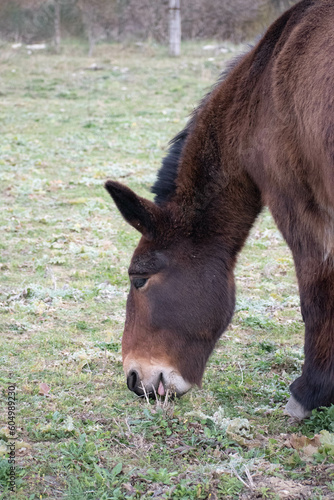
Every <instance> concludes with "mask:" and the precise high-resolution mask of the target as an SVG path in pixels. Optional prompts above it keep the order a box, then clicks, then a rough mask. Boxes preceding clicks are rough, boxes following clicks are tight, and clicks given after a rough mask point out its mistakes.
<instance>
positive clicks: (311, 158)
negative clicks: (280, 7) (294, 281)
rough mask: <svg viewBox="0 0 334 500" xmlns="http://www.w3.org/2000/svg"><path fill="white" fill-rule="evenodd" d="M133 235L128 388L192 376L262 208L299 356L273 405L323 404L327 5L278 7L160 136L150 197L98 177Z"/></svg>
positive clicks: (174, 383)
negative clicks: (288, 263) (271, 222)
mask: <svg viewBox="0 0 334 500" xmlns="http://www.w3.org/2000/svg"><path fill="white" fill-rule="evenodd" d="M105 186H106V189H107V190H108V192H109V193H110V195H111V196H112V197H113V199H114V201H115V203H116V205H117V207H118V209H119V210H120V212H121V214H122V215H123V217H124V218H125V220H126V221H127V222H129V223H130V224H131V225H132V226H133V227H134V228H136V229H137V230H138V231H139V232H140V233H141V234H142V238H141V240H140V242H139V245H138V247H137V248H136V250H135V252H134V255H133V257H132V260H131V264H130V268H129V275H130V280H131V289H130V293H129V296H128V301H127V312H126V323H125V329H124V335H123V341H122V351H123V366H124V370H125V374H126V377H127V384H128V387H129V389H130V390H132V391H134V392H135V393H136V394H138V395H142V394H143V390H144V388H145V390H146V391H147V393H158V394H160V395H164V394H165V393H166V392H167V389H168V390H169V391H172V392H173V393H176V394H177V395H182V394H184V393H185V392H187V391H188V390H189V389H190V388H191V387H192V386H193V385H194V384H197V385H200V383H201V379H202V376H203V372H204V369H205V365H206V363H207V360H208V358H209V356H210V354H211V352H212V350H213V348H214V345H215V343H216V342H217V340H218V339H219V337H220V336H221V334H222V333H223V331H224V330H225V328H226V327H227V325H228V324H229V322H230V320H231V318H232V315H233V310H234V305H235V286H234V275H233V271H234V267H235V263H236V259H237V256H238V254H239V252H240V250H241V249H242V247H243V245H244V243H245V240H246V238H247V236H248V233H249V231H250V228H251V227H252V225H253V224H254V221H255V219H256V217H257V216H258V214H259V213H260V211H261V209H262V207H263V206H265V205H266V206H268V207H269V209H270V211H271V213H272V215H273V217H274V219H275V222H276V224H277V226H278V228H279V229H280V231H281V232H282V234H283V236H284V238H285V240H286V242H287V243H288V245H289V247H290V249H291V251H292V254H293V258H294V263H295V268H296V274H297V278H298V285H299V291H300V301H301V311H302V316H303V320H304V322H305V363H304V366H303V370H302V374H301V376H300V377H299V378H297V379H296V380H295V381H294V382H293V383H292V385H291V387H290V390H291V393H292V395H291V398H290V400H289V402H288V404H287V407H286V412H287V413H288V414H290V415H292V416H294V417H297V418H304V417H306V416H308V415H309V414H310V411H311V410H312V409H313V408H317V407H319V406H324V405H330V404H331V403H334V2H332V0H303V1H301V2H299V3H298V4H296V5H295V6H294V7H292V8H291V9H290V10H288V11H287V12H286V13H284V14H283V15H282V16H281V17H280V18H279V19H278V20H277V21H276V22H275V23H274V24H272V25H271V26H270V27H269V29H268V31H267V32H266V34H265V35H264V36H263V37H262V39H261V40H260V41H259V42H258V43H257V45H256V46H255V47H254V48H253V49H252V50H250V51H249V52H248V53H247V54H246V55H244V56H242V57H241V58H239V59H238V61H236V62H235V63H234V64H233V65H232V66H231V67H230V68H229V71H228V73H227V74H226V75H225V76H224V77H223V78H221V80H220V81H219V82H218V84H217V85H216V86H215V87H214V88H213V90H212V91H211V92H210V93H209V94H208V95H207V96H206V97H205V98H204V99H203V100H202V102H201V104H200V105H199V107H198V108H197V109H196V111H195V112H194V113H193V115H192V117H191V119H190V121H189V123H188V125H187V126H186V127H185V129H184V130H183V131H182V132H180V133H179V134H178V135H177V136H176V137H175V138H174V140H173V141H172V143H171V147H170V150H169V154H168V156H167V157H166V158H165V159H164V160H163V164H162V167H161V169H160V171H159V173H158V178H157V181H156V183H155V185H154V187H153V192H154V193H155V195H156V198H155V203H153V202H151V201H148V200H146V199H144V198H141V197H139V196H137V195H136V194H135V193H134V192H133V191H131V190H130V189H129V188H127V187H125V186H123V185H122V184H119V183H117V182H113V181H111V180H108V181H107V182H106V185H105Z"/></svg>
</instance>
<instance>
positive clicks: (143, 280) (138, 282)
mask: <svg viewBox="0 0 334 500" xmlns="http://www.w3.org/2000/svg"><path fill="white" fill-rule="evenodd" d="M147 281H148V278H135V279H134V280H132V283H133V286H134V287H135V288H136V289H137V290H138V288H142V287H143V286H144V285H145V284H146V282H147Z"/></svg>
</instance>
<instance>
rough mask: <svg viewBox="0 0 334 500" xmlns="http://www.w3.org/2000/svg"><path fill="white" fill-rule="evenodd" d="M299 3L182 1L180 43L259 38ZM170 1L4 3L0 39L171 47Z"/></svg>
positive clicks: (57, 46)
mask: <svg viewBox="0 0 334 500" xmlns="http://www.w3.org/2000/svg"><path fill="white" fill-rule="evenodd" d="M294 3H296V1H295V0H181V27H182V39H183V40H193V39H209V38H215V39H220V40H230V41H231V42H234V43H239V42H242V41H244V40H250V39H252V38H253V37H255V36H257V35H258V34H261V33H262V32H263V31H264V30H265V29H266V27H267V26H268V24H269V23H270V22H272V21H273V20H274V19H275V18H276V17H277V16H278V15H279V14H280V13H281V12H283V11H284V10H286V9H287V8H289V7H290V6H291V5H292V4H294ZM169 7H170V0H1V4H0V39H2V40H3V41H10V42H13V43H30V44H32V43H35V44H36V43H40V42H48V43H50V42H51V43H52V45H53V47H54V50H55V51H59V50H60V47H61V42H62V40H63V39H64V38H68V37H72V38H73V37H74V38H85V39H86V40H88V41H89V50H90V53H91V52H92V51H93V47H94V45H95V44H96V43H97V42H100V41H117V42H125V41H146V40H149V39H151V40H154V41H157V42H159V43H167V42H168V36H169V35H168V19H169V17H168V10H169Z"/></svg>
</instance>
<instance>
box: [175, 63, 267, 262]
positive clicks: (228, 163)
mask: <svg viewBox="0 0 334 500" xmlns="http://www.w3.org/2000/svg"><path fill="white" fill-rule="evenodd" d="M246 59H247V58H246ZM244 64H247V61H245V62H244ZM244 64H241V66H243V65H244ZM240 74H242V69H241V68H240V65H239V66H238V68H237V69H236V70H235V71H233V72H232V75H231V76H230V77H228V78H227V80H226V81H224V82H223V83H222V84H221V85H220V86H218V87H217V88H216V89H215V90H214V91H213V92H212V94H211V95H210V98H209V99H208V101H207V102H206V104H205V106H203V108H202V109H200V110H199V111H198V115H197V116H196V120H195V123H194V125H193V127H192V130H191V131H190V133H189V135H188V137H187V140H186V142H185V144H184V148H183V150H182V155H181V158H180V163H179V168H178V176H177V178H176V190H175V193H174V196H173V198H172V200H171V201H173V202H174V203H176V204H177V205H178V206H179V208H180V209H181V212H182V213H183V219H184V220H188V221H189V220H190V221H191V229H190V231H191V232H193V233H194V234H195V236H196V237H197V238H202V239H203V238H207V237H209V236H214V235H219V236H222V238H223V241H224V245H225V247H226V248H227V249H228V250H229V252H230V254H232V255H236V254H237V253H238V252H239V251H240V249H241V248H242V246H243V244H244V242H245V240H246V238H247V236H248V233H249V230H250V228H251V227H252V225H253V223H254V221H255V218H256V217H257V215H258V214H259V212H260V211H261V208H262V203H261V195H260V192H259V189H258V188H257V186H256V184H255V183H254V182H253V181H252V179H251V178H250V176H249V175H248V173H247V171H246V169H245V165H244V158H245V157H244V155H243V154H242V153H240V152H244V151H245V149H246V148H247V145H246V141H247V138H246V137H245V136H244V137H243V135H242V133H240V129H239V130H238V123H239V124H240V123H244V121H245V120H247V106H245V98H246V96H245V95H240V93H239V94H238V91H237V90H236V89H238V86H239V87H243V86H242V85H241V84H242V82H241V81H240V77H239V75H240ZM241 92H243V93H245V91H244V90H241ZM239 126H240V125H239Z"/></svg>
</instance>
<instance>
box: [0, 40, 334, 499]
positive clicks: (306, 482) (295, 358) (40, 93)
mask: <svg viewBox="0 0 334 500" xmlns="http://www.w3.org/2000/svg"><path fill="white" fill-rule="evenodd" d="M204 45H206V48H205V50H204V49H203V46H204ZM210 46H211V48H210ZM239 50H240V47H235V46H232V45H229V44H224V43H221V44H220V45H219V44H217V43H212V42H208V43H207V44H200V43H189V44H184V46H183V48H182V56H181V57H180V58H176V59H172V58H169V57H168V54H167V49H166V48H165V47H160V46H156V45H154V44H152V43H148V44H128V45H123V46H121V45H117V44H115V45H99V46H97V47H96V51H95V54H94V57H93V58H89V57H87V47H83V46H81V45H78V44H76V43H74V42H73V43H71V42H70V41H69V42H66V44H65V45H64V46H63V49H62V53H61V54H58V55H56V54H53V53H52V50H50V49H46V51H32V50H28V49H27V48H25V47H24V46H21V47H16V48H13V47H12V46H11V45H8V44H2V45H1V46H0V69H1V71H0V95H1V105H0V124H1V141H0V178H1V184H0V186H1V187H0V189H1V195H0V205H1V210H0V224H1V236H2V237H1V240H0V248H1V254H0V286H1V289H0V303H1V304H0V305H1V315H0V332H1V339H0V343H1V347H0V365H1V373H0V383H1V389H2V399H1V408H0V411H1V417H0V419H1V420H0V457H2V458H0V492H2V493H1V494H0V495H1V496H0V498H3V499H7V498H11V499H31V500H32V499H39V498H54V499H62V498H64V499H65V498H66V499H71V500H74V499H80V500H82V499H87V500H88V499H99V500H103V499H123V498H134V499H145V498H152V497H153V498H159V499H160V498H161V499H162V498H172V499H197V498H198V499H211V500H212V499H218V498H219V499H239V498H240V499H245V500H246V499H247V500H249V499H256V498H269V499H280V498H285V499H312V500H313V499H330V498H334V464H333V454H334V445H333V443H334V440H333V434H332V431H334V424H333V420H334V418H333V417H334V413H333V410H332V409H329V410H325V411H323V412H315V413H314V415H313V416H312V417H311V419H309V420H308V421H305V422H304V423H301V424H297V423H296V422H293V421H291V420H289V418H288V417H286V416H284V415H283V408H284V405H285V403H286V401H287V399H288V397H289V389H288V387H289V384H290V383H291V382H292V380H294V378H296V377H297V376H298V374H299V373H300V371H301V366H302V363H303V323H302V319H301V315H300V309H299V297H298V287H297V283H296V278H295V273H294V268H293V262H292V257H291V254H290V252H289V250H288V248H287V246H286V245H285V243H284V241H283V239H282V237H281V235H280V233H279V232H278V230H277V228H276V227H275V225H274V223H273V221H272V218H271V216H270V214H269V213H268V212H267V211H264V212H263V213H262V215H261V216H260V217H259V220H258V221H257V224H256V226H255V227H254V228H253V230H252V233H251V236H250V238H249V240H248V243H247V246H246V248H245V249H244V251H243V253H242V255H241V257H240V260H239V262H238V267H237V270H236V276H237V307H236V312H235V315H234V318H233V321H232V324H231V325H230V327H229V329H228V330H227V331H226V333H225V334H224V335H223V337H222V338H221V340H220V341H219V343H218V345H217V348H216V349H215V352H214V354H213V356H212V357H211V359H210V361H209V363H208V367H207V370H206V372H205V375H204V379H203V386H202V388H201V389H193V390H192V391H191V392H190V393H189V394H187V395H186V396H184V397H183V398H182V399H180V400H176V401H158V402H147V401H146V400H145V399H144V400H143V399H139V398H137V397H136V396H134V395H133V394H132V393H130V391H128V390H127V388H126V384H125V380H124V375H123V372H122V365H121V354H120V352H121V335H122V328H123V323H124V317H125V301H126V294H127V290H128V286H129V283H128V277H127V266H128V263H129V260H130V257H131V254H132V252H133V249H134V248H135V246H136V243H137V241H138V234H137V233H136V232H135V231H134V230H133V229H132V228H130V227H129V226H128V225H126V224H125V223H124V222H123V220H122V218H121V217H120V215H119V214H118V212H117V210H116V209H115V207H114V205H113V204H112V201H111V199H110V197H109V195H108V194H107V193H106V192H105V190H104V189H103V184H104V181H105V180H106V179H107V178H112V179H117V180H120V181H122V182H124V183H126V184H127V185H129V186H130V187H132V188H133V189H135V190H136V191H137V192H138V193H139V194H141V195H143V196H146V197H150V196H151V194H150V192H149V188H150V185H151V184H152V183H153V182H154V179H155V175H156V171H157V169H158V168H159V166H160V163H161V159H162V157H163V156H164V154H165V153H166V147H167V144H168V141H169V140H170V139H171V138H172V137H173V136H174V135H175V134H176V133H177V132H178V131H179V130H180V129H181V128H182V127H183V126H184V125H185V123H186V120H187V116H188V115H189V113H190V112H191V111H192V109H193V108H194V107H195V106H196V104H197V102H198V101H199V99H200V98H201V96H203V94H204V93H205V92H207V91H208V89H209V88H210V86H211V85H212V84H213V83H214V82H215V80H216V79H217V77H218V75H219V73H220V71H221V70H222V69H223V67H224V65H225V64H226V61H227V60H228V59H229V58H231V57H233V55H234V54H236V53H237V52H238V51H239ZM12 385H14V388H15V391H13V390H12V391H10V393H9V394H8V388H10V387H11V386H12ZM12 392H14V394H15V398H16V400H15V407H14V405H13V402H12V401H13V398H14V396H13V394H12ZM14 410H15V411H14ZM8 422H9V423H10V424H13V423H14V424H15V432H16V434H15V437H16V438H17V439H16V441H15V443H16V444H15V455H16V482H15V484H16V491H15V493H11V492H9V491H8V485H9V467H10V465H9V463H8V457H9V455H8V453H9V450H10V448H9V445H10V443H11V442H12V441H11V437H12V436H11V435H10V431H11V429H12V427H11V426H10V425H8ZM315 435H316V437H314V436H315Z"/></svg>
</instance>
